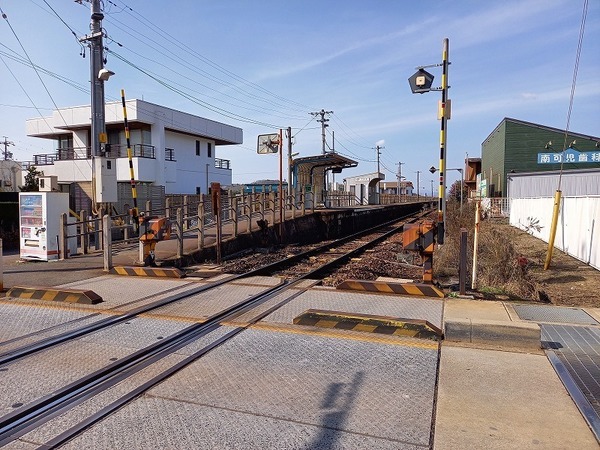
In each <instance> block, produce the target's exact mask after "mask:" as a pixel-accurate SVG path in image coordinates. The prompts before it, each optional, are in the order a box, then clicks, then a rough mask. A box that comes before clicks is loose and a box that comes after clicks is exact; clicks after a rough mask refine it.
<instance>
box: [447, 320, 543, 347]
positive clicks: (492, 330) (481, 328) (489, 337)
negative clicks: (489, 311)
mask: <svg viewBox="0 0 600 450" xmlns="http://www.w3.org/2000/svg"><path fill="white" fill-rule="evenodd" d="M444 339H445V340H446V341H450V342H463V343H464V342H468V343H471V344H484V345H493V346H498V347H510V348H518V349H523V350H528V349H529V350H539V349H540V347H541V330H540V327H539V325H538V324H536V323H529V322H509V321H497V320H483V319H479V320H471V319H452V320H447V321H446V322H445V324H444Z"/></svg>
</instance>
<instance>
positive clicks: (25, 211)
mask: <svg viewBox="0 0 600 450" xmlns="http://www.w3.org/2000/svg"><path fill="white" fill-rule="evenodd" d="M63 213H67V214H68V213H69V194H68V193H63V192H20V193H19V231H20V255H21V258H23V259H36V260H41V261H49V260H51V259H58V257H59V249H58V242H59V233H60V216H61V214H63Z"/></svg>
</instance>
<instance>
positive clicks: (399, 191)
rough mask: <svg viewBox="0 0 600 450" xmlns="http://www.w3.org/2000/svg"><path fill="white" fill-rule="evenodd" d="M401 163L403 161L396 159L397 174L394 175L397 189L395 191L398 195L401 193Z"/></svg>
mask: <svg viewBox="0 0 600 450" xmlns="http://www.w3.org/2000/svg"><path fill="white" fill-rule="evenodd" d="M402 164H405V163H403V162H400V161H398V174H397V175H396V179H397V180H398V181H397V183H398V186H397V188H398V189H397V190H396V191H397V192H398V195H401V193H402V192H401V189H400V183H402Z"/></svg>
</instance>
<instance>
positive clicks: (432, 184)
mask: <svg viewBox="0 0 600 450" xmlns="http://www.w3.org/2000/svg"><path fill="white" fill-rule="evenodd" d="M430 181H431V198H433V180H430Z"/></svg>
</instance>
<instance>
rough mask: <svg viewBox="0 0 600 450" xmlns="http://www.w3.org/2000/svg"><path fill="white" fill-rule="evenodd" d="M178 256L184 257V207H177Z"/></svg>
mask: <svg viewBox="0 0 600 450" xmlns="http://www.w3.org/2000/svg"><path fill="white" fill-rule="evenodd" d="M176 214H177V219H176V220H177V257H178V258H181V257H183V209H182V208H177V211H176Z"/></svg>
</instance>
